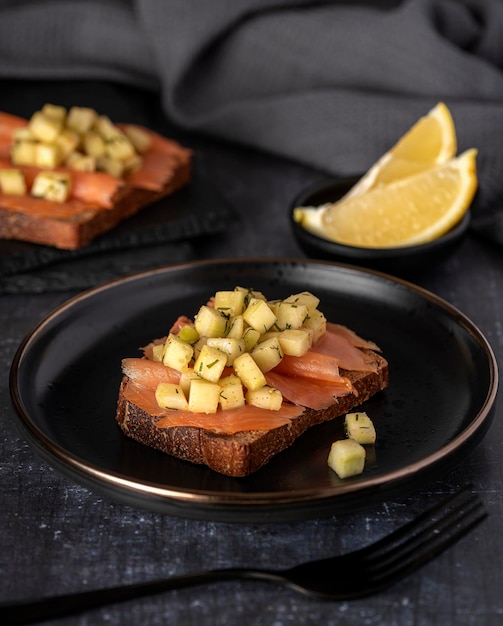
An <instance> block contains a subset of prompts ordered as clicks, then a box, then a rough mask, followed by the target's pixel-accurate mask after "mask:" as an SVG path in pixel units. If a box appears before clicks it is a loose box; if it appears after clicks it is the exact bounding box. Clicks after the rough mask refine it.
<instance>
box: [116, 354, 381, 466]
mask: <svg viewBox="0 0 503 626" xmlns="http://www.w3.org/2000/svg"><path fill="white" fill-rule="evenodd" d="M366 352H367V353H369V354H371V355H372V357H373V358H374V359H375V362H376V364H377V371H376V372H354V371H346V370H341V374H342V375H343V376H347V377H348V378H349V379H350V380H351V382H352V383H353V386H354V388H355V389H356V391H357V395H355V394H353V393H350V394H348V395H345V396H341V397H338V398H334V402H333V404H332V405H331V406H330V407H328V408H326V409H323V410H320V411H316V410H314V409H305V411H304V413H302V415H300V416H299V417H296V418H294V419H292V420H291V422H290V423H288V424H286V425H284V426H280V427H278V428H274V429H272V430H266V431H263V430H260V431H258V430H256V431H246V432H239V433H235V434H233V435H223V434H218V433H214V432H211V431H209V430H205V429H202V428H195V427H187V426H174V427H171V428H158V427H157V426H156V425H155V423H156V421H157V420H158V419H159V418H156V417H153V416H151V415H150V414H149V413H146V412H145V411H144V410H143V409H141V408H140V407H139V406H137V405H135V404H133V403H131V402H129V401H128V400H126V398H125V397H124V393H123V390H124V388H125V387H126V385H128V382H129V378H128V377H127V376H124V377H123V379H122V383H121V387H120V391H119V399H118V403H117V415H116V417H117V422H118V423H119V426H120V428H121V429H122V431H123V432H124V434H126V435H127V436H129V437H131V438H132V439H135V440H136V441H139V442H140V443H143V444H145V445H147V446H150V447H152V448H157V449H158V450H162V451H163V452H166V453H167V454H170V455H172V456H175V457H178V458H180V459H184V460H186V461H190V462H192V463H197V464H201V465H207V466H208V467H210V468H211V469H213V470H215V471H216V472H219V473H221V474H225V475H227V476H235V477H240V476H248V475H249V474H252V473H253V472H256V471H257V470H258V469H259V468H261V467H262V466H263V465H265V464H266V463H267V462H268V461H269V460H270V459H271V458H272V457H273V456H275V455H276V454H278V453H279V452H281V451H282V450H285V449H286V448H287V447H289V446H290V445H291V444H292V443H293V442H294V441H295V440H296V439H297V438H298V437H300V435H301V434H302V433H303V432H305V431H306V430H307V429H308V428H310V427H311V426H314V425H316V424H321V423H322V422H326V421H328V420H332V419H334V418H335V417H338V416H340V415H344V414H346V413H348V412H349V411H351V410H352V409H354V408H355V407H357V406H359V405H360V404H362V403H363V402H365V401H366V400H368V399H369V398H371V397H372V396H373V395H374V394H376V393H377V392H379V391H381V390H383V389H385V388H386V387H387V386H388V362H387V361H386V359H385V358H383V357H382V356H381V355H379V354H377V353H375V352H373V351H372V350H366Z"/></svg>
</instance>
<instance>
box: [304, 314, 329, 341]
mask: <svg viewBox="0 0 503 626" xmlns="http://www.w3.org/2000/svg"><path fill="white" fill-rule="evenodd" d="M304 328H306V329H308V330H310V331H311V333H312V342H313V344H315V343H316V342H317V341H318V339H320V338H321V337H322V336H323V335H324V334H325V331H326V330H327V320H326V318H325V316H324V315H323V313H322V312H321V311H319V310H318V309H316V310H315V311H313V312H312V313H311V314H310V315H309V317H308V318H307V320H306V321H305V322H304Z"/></svg>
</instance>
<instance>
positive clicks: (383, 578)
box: [366, 496, 487, 590]
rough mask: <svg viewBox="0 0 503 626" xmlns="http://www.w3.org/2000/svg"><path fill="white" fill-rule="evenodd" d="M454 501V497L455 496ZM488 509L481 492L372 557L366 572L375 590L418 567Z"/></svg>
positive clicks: (481, 517)
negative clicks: (482, 499)
mask: <svg viewBox="0 0 503 626" xmlns="http://www.w3.org/2000/svg"><path fill="white" fill-rule="evenodd" d="M451 504H452V499H451ZM485 517H487V513H486V512H485V510H484V508H483V505H482V502H481V501H480V499H479V498H478V497H477V496H472V497H470V498H469V499H467V500H466V501H465V502H459V503H458V504H456V506H455V507H454V508H452V507H450V508H449V509H447V510H446V511H445V515H443V516H441V517H439V518H438V519H437V520H434V521H433V522H432V523H431V524H429V525H428V526H426V527H425V528H423V529H422V530H421V531H420V532H418V533H416V534H413V535H411V536H410V538H409V540H405V541H404V542H403V543H402V544H400V545H399V546H394V547H392V548H391V549H390V551H389V553H388V554H386V553H384V554H382V555H381V556H380V557H379V559H378V560H373V559H372V561H369V562H368V563H367V564H366V565H367V566H366V572H367V576H368V581H369V583H371V584H372V588H373V589H374V590H378V589H382V588H384V587H388V586H389V585H390V584H392V583H394V582H396V581H397V580H400V579H402V578H404V577H405V576H407V575H408V574H410V573H412V572H413V571H415V570H417V569H418V568H419V567H421V566H422V565H424V564H425V563H427V562H428V561H430V560H431V559H433V558H434V557H435V556H437V555H438V554H440V553H441V552H442V551H444V550H445V549H446V548H448V547H449V546H451V545H452V544H454V543H455V542H456V541H457V540H458V539H460V538H461V537H463V536H464V535H465V534H466V533H467V532H468V531H470V530H471V529H472V528H473V527H474V526H476V525H477V524H478V523H480V522H481V521H482V520H483V519H484V518H485Z"/></svg>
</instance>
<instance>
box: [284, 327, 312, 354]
mask: <svg viewBox="0 0 503 626" xmlns="http://www.w3.org/2000/svg"><path fill="white" fill-rule="evenodd" d="M278 340H279V344H280V346H281V349H282V350H283V354H287V355H289V356H302V355H303V354H305V353H306V352H307V351H308V350H309V348H310V347H311V333H310V332H309V331H308V330H305V329H303V328H299V329H298V330H283V331H282V332H281V333H279V335H278Z"/></svg>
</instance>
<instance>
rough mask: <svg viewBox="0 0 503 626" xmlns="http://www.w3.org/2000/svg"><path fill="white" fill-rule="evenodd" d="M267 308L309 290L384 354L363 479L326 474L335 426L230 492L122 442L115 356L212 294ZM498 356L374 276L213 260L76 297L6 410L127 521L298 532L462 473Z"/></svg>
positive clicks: (50, 321) (20, 374)
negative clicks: (276, 524)
mask: <svg viewBox="0 0 503 626" xmlns="http://www.w3.org/2000/svg"><path fill="white" fill-rule="evenodd" d="M235 285H243V286H246V287H253V288H254V289H259V290H262V291H263V292H264V293H265V294H266V295H267V296H268V297H270V298H278V297H284V296H287V295H290V294H291V293H294V292H297V291H301V290H305V289H309V290H310V291H312V292H314V293H315V294H317V295H318V296H319V297H320V298H321V304H320V308H321V309H322V310H323V311H324V312H325V314H326V315H327V317H328V318H329V319H330V320H333V321H338V322H340V323H342V324H346V325H349V326H351V328H353V329H354V330H355V331H356V332H358V333H359V334H360V335H362V336H363V337H366V338H369V339H372V340H374V341H375V342H376V343H377V344H379V345H380V347H381V349H382V350H383V353H384V355H385V356H386V357H387V358H388V360H389V365H390V376H391V383H390V387H389V388H388V389H387V390H386V391H384V392H381V393H380V394H378V395H377V396H375V397H374V398H373V399H372V400H371V401H369V402H368V403H367V405H366V410H367V411H368V413H369V414H370V416H371V417H372V419H373V420H374V422H375V424H376V427H377V432H378V441H377V444H376V446H375V450H373V451H371V453H370V454H369V456H368V460H367V466H366V468H365V471H364V473H363V474H362V475H360V476H358V477H355V478H352V479H347V480H345V481H342V480H339V479H338V478H337V476H336V475H335V473H334V472H333V471H332V470H330V469H329V468H328V466H327V462H326V461H327V456H328V452H329V447H330V443H331V442H332V441H333V440H335V439H339V438H341V437H343V432H342V425H341V420H334V421H333V422H331V423H328V424H324V425H322V426H319V427H314V428H312V429H310V431H308V432H307V433H306V434H304V435H303V436H302V437H301V438H300V439H299V440H298V441H297V442H296V443H295V444H294V445H293V446H292V447H291V448H289V449H288V450H286V451H284V452H282V453H281V454H279V455H277V457H276V458H274V459H273V460H272V461H271V462H270V463H269V464H268V465H267V466H265V467H264V468H262V469H261V470H259V471H258V472H257V473H255V474H254V475H252V476H250V477H247V478H244V479H236V478H229V477H225V476H221V475H219V474H217V473H215V472H213V471H211V470H209V469H207V468H204V467H200V466H196V465H192V464H190V463H186V462H183V461H179V460H177V459H174V458H171V457H169V456H167V455H164V454H162V453H160V452H157V451H155V450H153V449H150V448H147V447H145V446H142V445H140V444H138V443H136V442H134V441H132V440H130V439H128V438H126V437H125V436H124V435H123V434H122V433H121V432H120V430H119V428H118V426H117V425H116V423H115V404H116V398H117V391H118V386H119V381H120V378H121V372H120V362H121V359H122V358H123V357H126V356H137V355H138V354H139V353H138V347H139V346H142V345H145V344H146V343H148V342H149V341H150V340H151V339H152V338H154V337H159V336H162V335H164V334H165V333H166V331H167V330H168V327H169V326H170V323H171V322H172V321H173V320H174V319H175V318H176V317H178V316H179V315H180V314H186V315H189V316H192V315H194V314H195V313H196V312H197V310H198V308H199V306H200V305H201V303H204V302H206V300H207V299H208V297H209V296H210V295H212V294H213V293H214V292H215V291H216V290H218V289H229V288H233V287H234V286H235ZM497 377H498V374H497V366H496V362H495V358H494V355H493V352H492V350H491V348H490V346H489V345H488V343H487V341H486V340H485V339H484V337H483V336H482V334H481V333H480V331H479V330H477V328H476V327H475V326H474V325H473V323H471V322H470V321H469V320H468V319H467V318H466V317H465V316H464V315H463V314H461V313H460V312H459V311H457V310H455V309H454V308H453V307H451V306H450V305H449V304H447V303H446V302H444V301H443V300H441V299H439V298H438V297H436V296H434V295H432V294H431V293H428V292H426V291H424V290H422V289H420V288H418V287H415V286H413V285H411V284H409V283H407V282H404V281H400V280H399V279H394V278H391V277H389V276H386V275H384V274H379V273H377V272H369V271H367V272H366V271H362V270H359V269H356V268H354V267H348V266H342V265H341V266H338V265H335V264H331V263H328V262H303V261H300V260H288V259H283V260H277V261H271V260H265V259H251V260H221V261H214V262H197V263H190V264H186V265H179V266H175V267H168V268H162V269H159V270H156V271H151V272H147V273H143V274H139V275H136V276H133V277H130V278H125V279H121V280H118V281H115V282H112V283H109V284H107V285H105V286H102V287H98V288H96V289H94V290H91V291H88V292H86V293H83V294H81V295H79V296H77V297H75V298H73V299H71V300H69V301H68V302H67V303H65V304H63V305H62V306H60V307H59V308H58V309H56V310H55V311H54V312H53V313H52V314H50V315H49V316H48V317H46V318H45V320H43V321H42V322H41V323H40V324H39V325H38V326H37V327H36V328H35V329H34V330H33V331H32V332H31V333H30V334H29V335H28V337H27V338H26V339H25V340H24V342H23V344H22V345H21V346H20V348H19V349H18V351H17V354H16V356H15V359H14V362H13V365H12V369H11V382H10V384H11V395H12V399H13V403H14V405H15V408H16V410H17V414H18V422H19V424H20V425H21V427H22V429H23V431H24V433H25V434H26V436H27V438H28V440H29V441H30V442H31V443H32V444H33V445H34V446H35V447H36V448H37V449H38V451H39V452H40V453H41V454H42V455H43V457H44V458H45V459H46V460H48V461H49V462H50V463H51V464H53V465H54V466H56V467H57V468H59V469H60V470H62V471H64V472H65V473H66V474H68V475H69V476H70V477H71V478H72V479H74V480H76V481H77V482H80V483H82V484H84V485H85V486H87V487H88V488H90V489H93V490H96V491H98V492H101V493H103V494H105V495H108V496H110V497H112V498H115V499H119V500H122V501H125V502H127V503H130V504H133V505H135V506H140V507H146V508H150V509H153V510H157V511H161V512H166V513H169V514H176V515H182V516H186V517H192V518H206V519H214V520H227V521H233V520H236V521H240V520H241V521H265V520H287V519H302V518H309V517H314V516H319V515H324V514H330V513H338V512H342V511H346V510H352V509H355V508H357V507H360V506H368V504H369V503H370V502H371V501H372V500H375V499H377V500H379V499H382V498H384V497H385V496H389V495H390V494H391V493H394V492H395V491H397V490H398V491H399V490H402V489H411V488H413V487H414V486H415V485H420V481H423V480H425V478H426V477H428V476H429V474H430V473H433V472H436V471H437V470H440V469H441V468H444V467H446V466H449V465H452V464H453V463H456V462H457V461H459V460H461V459H462V458H463V457H464V455H465V454H466V452H467V451H468V450H469V449H470V448H471V447H472V446H473V445H475V443H477V442H478V441H479V440H480V438H481V437H482V435H483V434H484V433H485V431H486V429H487V427H488V425H489V422H490V418H491V416H492V406H493V402H494V398H495V395H496V389H497Z"/></svg>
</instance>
